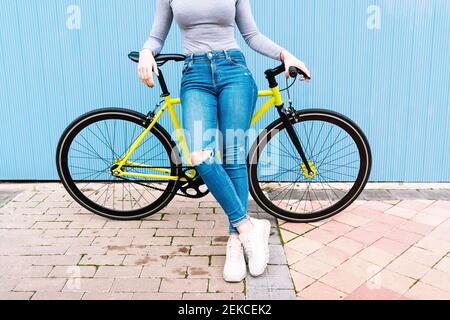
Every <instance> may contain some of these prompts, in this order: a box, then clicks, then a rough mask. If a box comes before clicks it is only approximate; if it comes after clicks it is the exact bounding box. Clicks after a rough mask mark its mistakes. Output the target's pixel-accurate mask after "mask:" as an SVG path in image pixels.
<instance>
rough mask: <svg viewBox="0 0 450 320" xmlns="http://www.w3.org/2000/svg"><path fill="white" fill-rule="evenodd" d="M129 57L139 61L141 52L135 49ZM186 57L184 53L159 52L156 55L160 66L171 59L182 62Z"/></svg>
mask: <svg viewBox="0 0 450 320" xmlns="http://www.w3.org/2000/svg"><path fill="white" fill-rule="evenodd" d="M128 58H130V60H131V61H133V62H136V63H139V52H136V51H133V52H130V54H128ZM185 59H186V56H185V55H182V54H159V55H157V56H156V57H155V60H156V62H157V63H158V66H159V67H160V66H162V65H164V64H166V63H167V62H169V61H175V62H180V61H184V60H185Z"/></svg>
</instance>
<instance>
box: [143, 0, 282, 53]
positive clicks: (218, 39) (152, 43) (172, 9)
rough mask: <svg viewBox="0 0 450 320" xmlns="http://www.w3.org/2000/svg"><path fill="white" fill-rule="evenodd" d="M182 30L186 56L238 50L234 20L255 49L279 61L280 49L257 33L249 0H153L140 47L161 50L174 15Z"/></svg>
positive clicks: (154, 51) (153, 50)
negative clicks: (148, 26)
mask: <svg viewBox="0 0 450 320" xmlns="http://www.w3.org/2000/svg"><path fill="white" fill-rule="evenodd" d="M174 17H175V20H176V22H177V24H178V26H179V27H180V29H181V32H182V35H183V43H184V53H185V54H186V55H189V54H194V53H205V52H209V51H214V50H230V49H240V47H239V45H238V43H237V41H236V38H235V28H234V27H235V22H236V24H237V26H238V28H239V31H240V32H241V34H242V36H243V37H244V39H245V41H246V42H247V44H248V45H249V46H250V47H251V48H252V49H253V50H255V51H257V52H259V53H261V54H263V55H265V56H267V57H270V58H273V59H275V60H280V53H281V51H282V48H281V47H280V46H278V45H277V44H275V43H274V42H273V41H272V40H270V39H269V38H267V37H265V36H264V35H263V34H261V32H259V30H258V27H257V25H256V22H255V19H254V17H253V13H252V9H251V6H250V0H156V12H155V18H154V22H153V28H152V31H151V34H150V37H149V39H148V40H147V41H146V42H145V44H144V46H143V49H150V50H151V51H152V52H153V54H154V55H157V54H159V53H160V52H161V50H162V48H163V46H164V42H165V40H166V38H167V34H168V33H169V31H170V28H171V26H172V22H173V18H174Z"/></svg>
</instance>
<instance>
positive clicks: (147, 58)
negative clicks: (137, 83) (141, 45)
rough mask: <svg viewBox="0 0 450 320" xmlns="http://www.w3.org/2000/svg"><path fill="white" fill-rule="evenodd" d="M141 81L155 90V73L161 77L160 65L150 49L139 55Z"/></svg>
mask: <svg viewBox="0 0 450 320" xmlns="http://www.w3.org/2000/svg"><path fill="white" fill-rule="evenodd" d="M138 72H139V79H141V80H142V82H144V83H145V84H146V85H147V86H148V87H150V88H153V87H154V86H155V82H154V81H153V72H154V73H155V74H156V75H157V76H159V72H158V64H157V63H156V61H155V58H154V57H153V53H152V51H151V50H149V49H143V50H142V51H141V52H140V54H139V64H138Z"/></svg>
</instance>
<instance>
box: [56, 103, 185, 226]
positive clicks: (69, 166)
mask: <svg viewBox="0 0 450 320" xmlns="http://www.w3.org/2000/svg"><path fill="white" fill-rule="evenodd" d="M147 125H148V121H147V120H146V117H145V116H144V115H142V114H140V113H137V112H134V111H130V110H126V109H101V110H96V111H93V112H90V113H88V114H86V115H84V116H82V117H80V118H79V119H77V120H75V121H74V122H73V123H72V124H71V125H70V126H69V127H68V128H67V129H66V130H65V132H64V133H63V135H62V137H61V139H60V141H59V144H58V148H57V152H56V164H57V168H58V174H59V177H60V178H61V181H62V183H63V185H64V187H65V188H66V190H67V191H68V192H69V193H70V195H71V196H72V197H73V198H74V199H75V200H76V201H77V202H78V203H79V204H80V205H82V206H83V207H85V208H86V209H88V210H90V211H91V212H94V213H96V214H99V215H101V216H104V217H107V218H111V219H117V220H133V219H142V218H145V217H147V216H150V215H153V214H155V213H157V212H159V211H160V210H161V209H163V208H164V207H165V206H166V205H167V204H168V203H169V202H170V201H171V200H172V199H173V197H174V196H175V192H176V190H177V188H178V184H177V181H173V180H172V181H168V180H163V179H161V178H159V179H144V178H142V177H129V176H127V177H121V178H120V177H116V176H114V175H113V174H112V172H113V171H112V168H113V166H114V165H115V163H116V161H117V160H119V159H121V158H123V156H124V155H125V153H126V152H127V151H128V150H129V148H130V146H131V145H132V143H133V142H134V141H135V140H136V139H137V138H138V136H139V135H140V134H141V133H142V132H143V131H144V130H145V128H146V126H147ZM179 160H180V158H179V152H178V149H177V147H176V145H175V143H174V142H173V141H172V140H171V138H170V136H169V134H168V133H167V132H166V131H165V130H164V129H163V128H162V127H161V126H159V125H156V126H155V127H154V128H153V129H152V130H151V131H150V133H149V134H148V135H147V136H146V138H145V139H144V141H143V142H142V144H141V145H140V146H139V147H138V148H137V149H136V151H135V152H134V154H133V155H132V157H131V158H130V159H129V161H130V163H139V164H141V165H143V166H144V167H142V166H135V165H127V166H126V167H125V168H124V169H125V170H126V171H127V172H128V173H141V174H142V173H145V174H158V172H155V171H153V170H150V168H163V170H165V171H167V170H170V174H169V173H168V172H165V173H159V175H166V176H168V175H170V176H179V174H180V172H181V164H180V163H181V162H180V161H179Z"/></svg>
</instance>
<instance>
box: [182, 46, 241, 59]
mask: <svg viewBox="0 0 450 320" xmlns="http://www.w3.org/2000/svg"><path fill="white" fill-rule="evenodd" d="M229 58H232V59H233V58H244V54H243V53H242V51H241V49H239V48H232V49H225V50H212V51H205V52H198V53H191V54H187V55H186V59H185V61H186V62H190V61H208V60H214V59H229Z"/></svg>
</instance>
